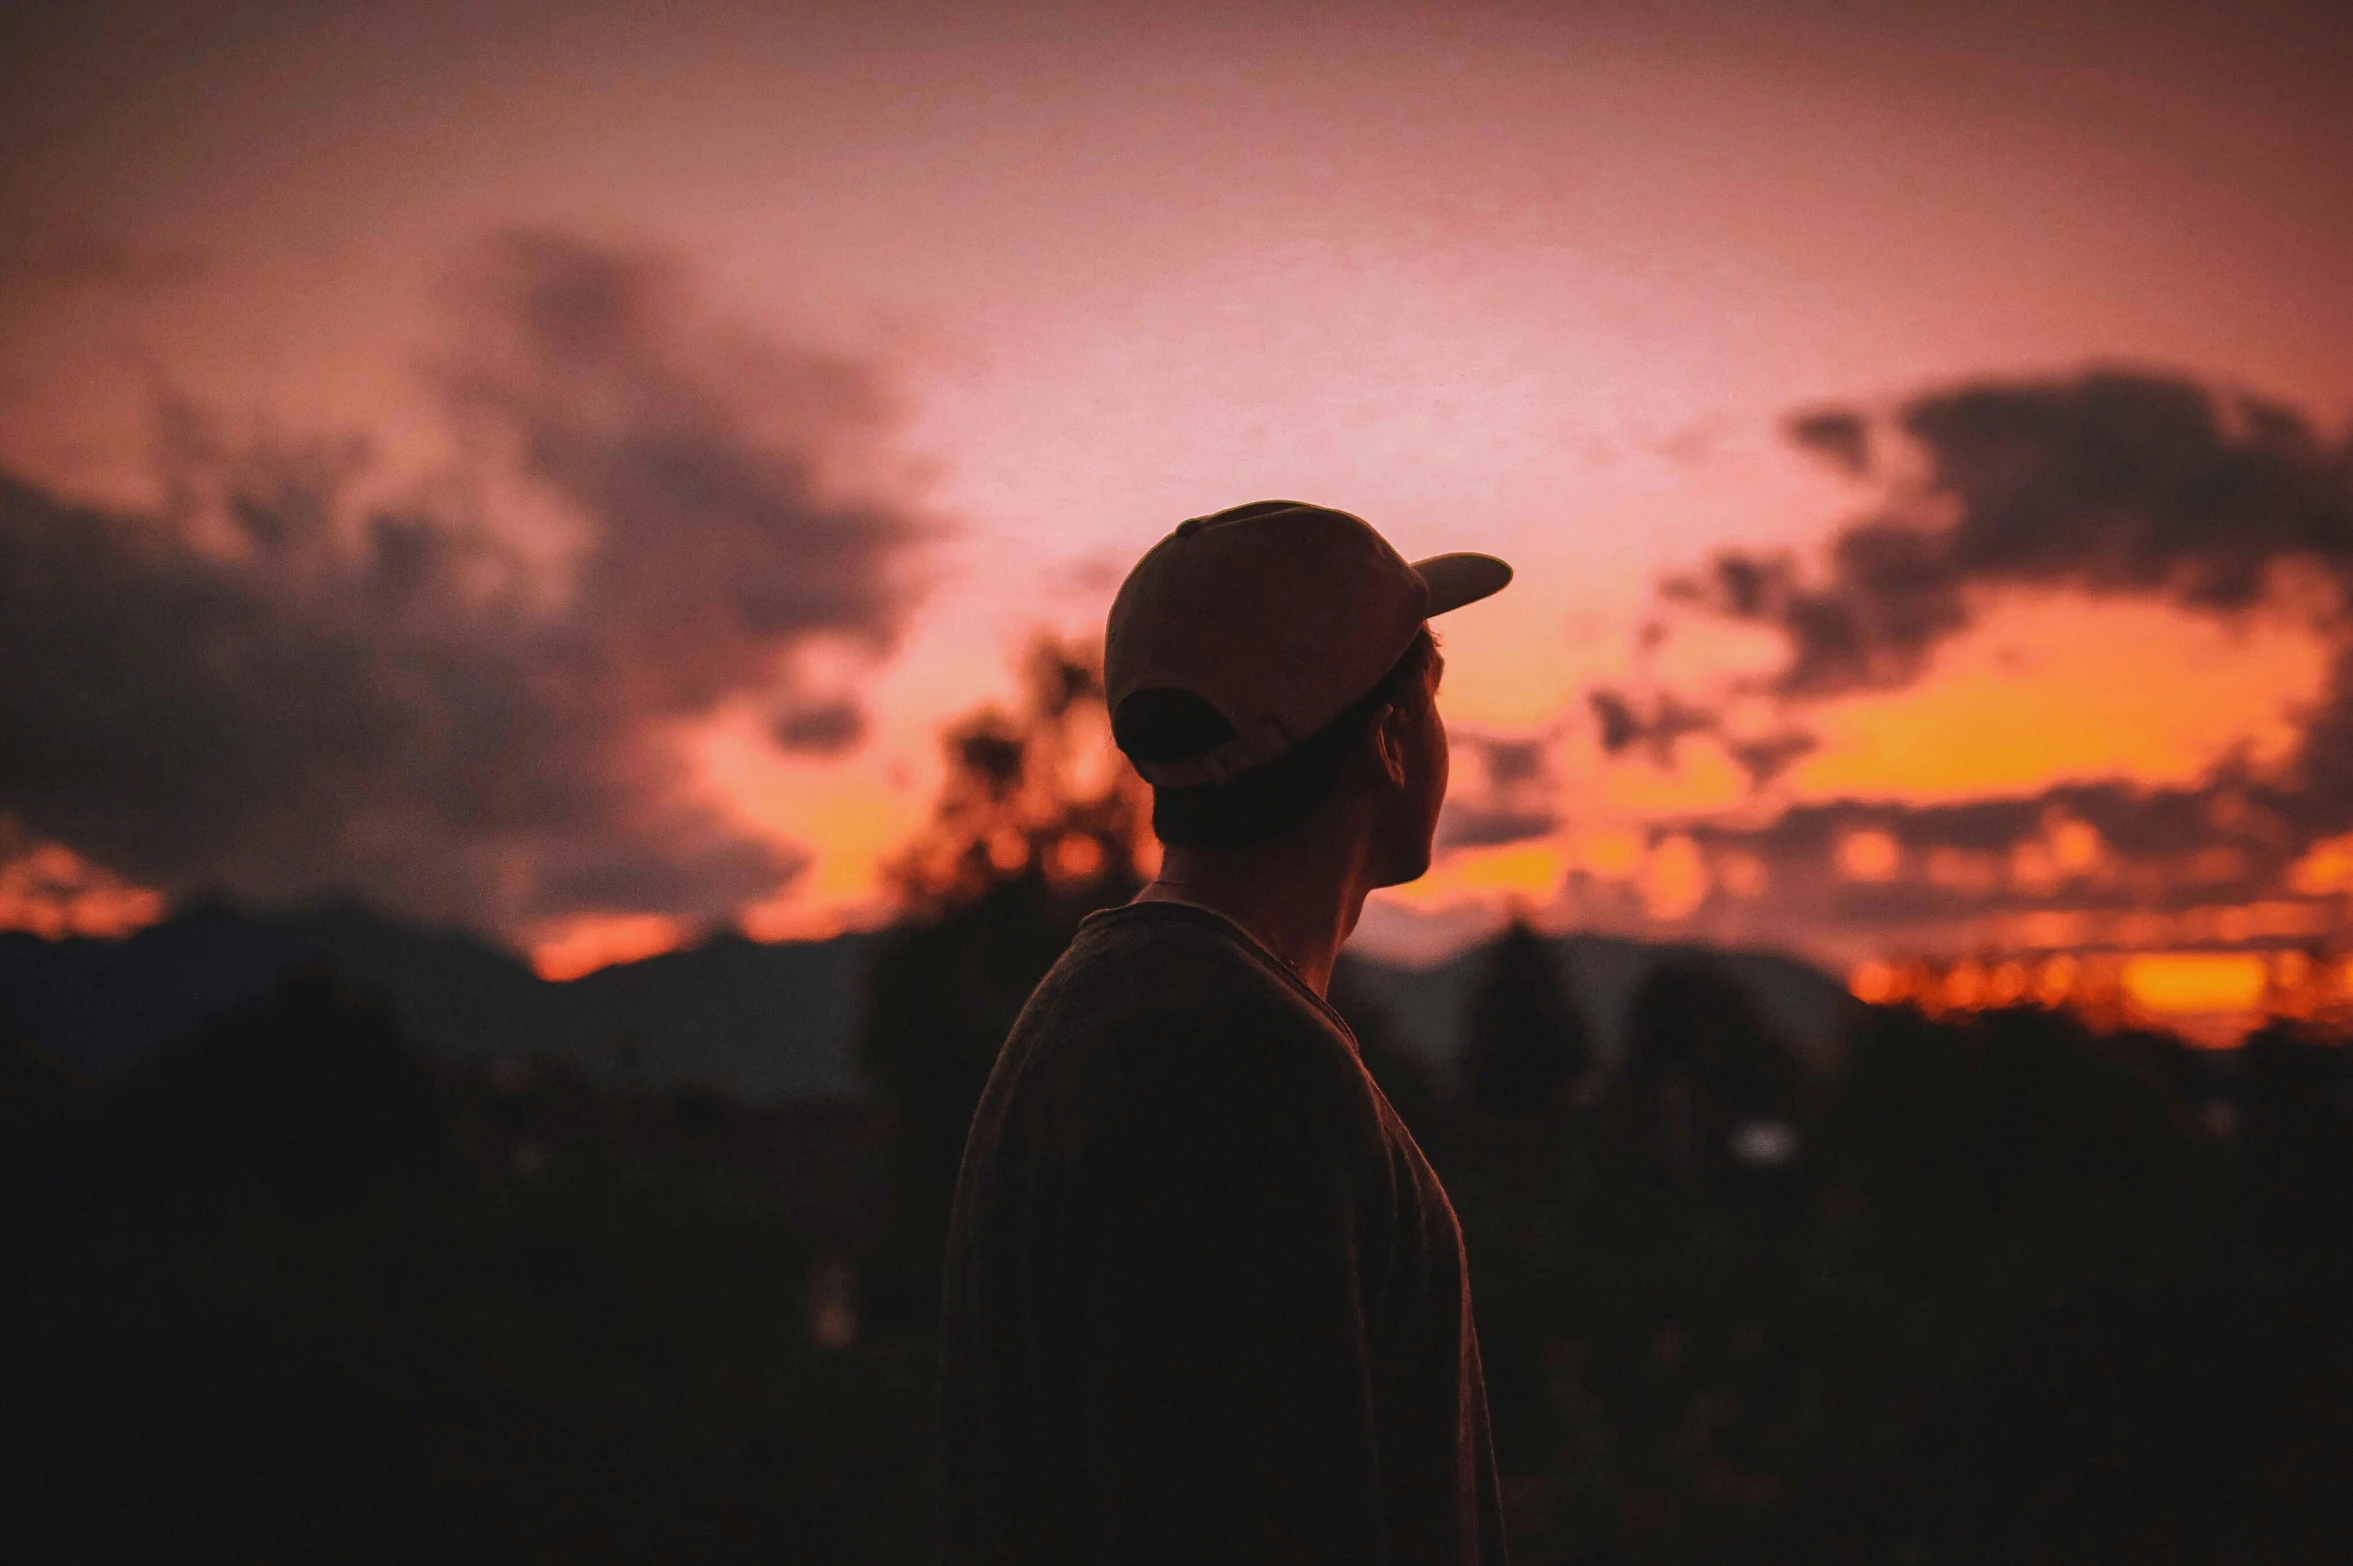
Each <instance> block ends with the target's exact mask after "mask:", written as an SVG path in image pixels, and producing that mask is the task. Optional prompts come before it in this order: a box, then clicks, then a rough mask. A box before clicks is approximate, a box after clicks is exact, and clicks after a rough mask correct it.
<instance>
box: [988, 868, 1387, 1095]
mask: <svg viewBox="0 0 2353 1566" xmlns="http://www.w3.org/2000/svg"><path fill="white" fill-rule="evenodd" d="M1014 1032H1015V1037H1016V1038H1017V1039H1023V1040H1025V1041H1026V1042H1028V1043H1029V1044H1030V1045H1031V1046H1032V1047H1033V1048H1037V1047H1043V1048H1045V1049H1047V1050H1049V1051H1051V1052H1053V1053H1058V1054H1064V1055H1066V1056H1070V1057H1079V1058H1101V1059H1103V1060H1104V1061H1105V1062H1106V1063H1110V1064H1116V1065H1117V1066H1118V1067H1119V1068H1120V1074H1121V1075H1122V1076H1143V1075H1153V1076H1157V1075H1160V1074H1163V1073H1170V1072H1174V1073H1179V1074H1183V1075H1188V1076H1190V1075H1195V1074H1202V1073H1206V1074H1210V1075H1218V1074H1223V1073H1229V1072H1232V1071H1234V1070H1247V1071H1249V1072H1250V1073H1251V1074H1252V1075H1253V1076H1264V1075H1266V1074H1269V1073H1272V1074H1276V1075H1288V1074H1290V1073H1291V1072H1294V1071H1299V1070H1309V1071H1313V1070H1315V1069H1316V1068H1318V1067H1319V1066H1320V1067H1321V1068H1322V1069H1323V1070H1325V1071H1330V1070H1333V1069H1336V1068H1338V1067H1339V1066H1340V1065H1342V1064H1343V1063H1345V1065H1346V1067H1347V1069H1348V1073H1349V1074H1351V1075H1353V1074H1354V1057H1355V1046H1354V1041H1353V1040H1352V1039H1351V1038H1350V1037H1349V1035H1348V1033H1347V1032H1346V1029H1345V1027H1344V1025H1343V1024H1341V1023H1340V1022H1339V1021H1337V1020H1336V1018H1335V1017H1334V1016H1333V1014H1332V1013H1331V1012H1330V1010H1329V1008H1328V1007H1326V1006H1325V1005H1324V1004H1323V1003H1322V1002H1320V1001H1318V1000H1317V999H1315V998H1314V996H1313V995H1312V994H1311V993H1309V992H1308V991H1307V990H1306V989H1305V988H1304V986H1302V985H1301V984H1299V983H1298V982H1297V981H1296V980H1295V979H1293V978H1291V977H1289V976H1287V975H1286V974H1285V973H1284V972H1283V971H1282V969H1281V968H1280V967H1279V966H1278V965H1277V963H1276V961H1275V959H1273V958H1272V957H1271V956H1268V955H1267V954H1265V953H1264V952H1262V951H1261V950H1259V949H1258V948H1257V947H1256V946H1255V945H1254V943H1252V942H1251V940H1250V938H1249V937H1248V936H1247V935H1245V934H1243V933H1242V932H1241V931H1240V930H1239V929H1238V928H1236V927H1235V926H1233V925H1232V924H1231V923H1230V922H1228V921H1227V920H1226V919H1224V918H1223V916H1221V915H1218V914H1215V913H1211V912H1209V911H1208V910H1206V909H1201V908H1195V907H1193V906H1191V905H1189V904H1182V903H1131V904H1129V905H1127V906H1126V907H1123V908H1117V909H1110V910H1106V911H1105V912H1104V913H1101V914H1097V915H1095V916H1093V917H1092V918H1090V919H1089V920H1088V921H1087V923H1086V925H1085V926H1084V927H1083V928H1082V929H1081V930H1080V932H1079V935H1078V937H1077V939H1075V940H1074V941H1073V942H1072V943H1071V946H1070V949H1069V950H1068V951H1067V952H1066V953H1064V955H1063V957H1062V960H1061V961H1060V962H1059V963H1057V964H1056V965H1055V968H1054V971H1053V972H1052V973H1051V974H1049V975H1048V977H1047V980H1046V982H1045V983H1043V984H1041V985H1040V986H1039V987H1038V992H1037V994H1036V995H1035V996H1034V997H1033V998H1032V1000H1031V1003H1030V1005H1029V1007H1028V1008H1027V1009H1026V1010H1025V1011H1024V1012H1023V1014H1022V1017H1021V1020H1020V1021H1019V1022H1018V1023H1017V1024H1016V1025H1015V1029H1014ZM1074 1063H1075V1060H1074Z"/></svg>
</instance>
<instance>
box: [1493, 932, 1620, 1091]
mask: <svg viewBox="0 0 2353 1566" xmlns="http://www.w3.org/2000/svg"><path fill="white" fill-rule="evenodd" d="M1592 1064H1593V1047H1592V1043H1591V1041H1590V1039H1589V1038H1588V1037H1587V1035H1586V1030H1585V1018H1584V1015H1583V1014H1582V1013H1581V1012H1579V1011H1578V1009H1577V1007H1576V1005H1575V1003H1574V1002H1573V1001H1571V999H1570V998H1569V993H1568V987H1567V986H1566V985H1565V984H1563V983H1562V981H1561V972H1560V964H1559V960H1558V956H1557V954H1556V953H1555V951H1554V948H1553V945H1552V943H1551V942H1550V941H1548V940H1546V939H1545V938H1544V937H1543V936H1541V935H1539V934H1537V933H1536V932H1535V931H1534V930H1533V929H1531V928H1529V926H1528V924H1527V922H1526V921H1525V920H1519V919H1515V920H1513V921H1512V923H1511V925H1510V926H1509V927H1508V928H1507V929H1506V930H1505V931H1504V932H1503V934H1502V936H1501V937H1500V938H1499V939H1497V941H1496V942H1495V944H1494V945H1493V946H1492V947H1490V948H1488V953H1487V968H1486V973H1485V975H1484V976H1483V977H1482V978H1481V980H1480V984H1479V989H1478V992H1477V993H1476V994H1475V995H1474V996H1473V997H1472V999H1471V1012H1470V1038H1469V1040H1468V1042H1467V1044H1466V1045H1465V1047H1464V1055H1463V1088H1464V1092H1465V1093H1466V1095H1467V1096H1468V1097H1469V1099H1470V1102H1471V1104H1472V1106H1473V1107H1475V1108H1477V1109H1479V1110H1481V1111H1484V1112H1486V1113H1488V1114H1516V1113H1521V1112H1525V1111H1530V1110H1539V1109H1548V1108H1553V1107H1556V1106H1558V1105H1560V1104H1562V1103H1564V1102H1566V1100H1567V1098H1568V1096H1569V1093H1570V1090H1571V1089H1573V1088H1574V1087H1575V1086H1576V1085H1577V1084H1578V1083H1579V1082H1580V1081H1582V1080H1583V1079H1584V1077H1585V1074H1586V1073H1587V1071H1589V1070H1590V1069H1591V1068H1592Z"/></svg>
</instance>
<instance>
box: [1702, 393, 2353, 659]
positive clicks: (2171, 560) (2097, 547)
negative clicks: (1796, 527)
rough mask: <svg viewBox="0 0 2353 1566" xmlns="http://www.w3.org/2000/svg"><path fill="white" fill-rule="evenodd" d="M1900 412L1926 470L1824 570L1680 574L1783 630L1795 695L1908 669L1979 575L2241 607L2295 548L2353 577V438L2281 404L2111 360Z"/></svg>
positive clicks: (1778, 563)
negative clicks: (2124, 367)
mask: <svg viewBox="0 0 2353 1566" xmlns="http://www.w3.org/2000/svg"><path fill="white" fill-rule="evenodd" d="M1831 418H1832V415H1831V414H1829V413H1826V412H1816V413H1814V414H1811V415H1809V416H1808V417H1807V418H1806V419H1805V420H1803V421H1801V426H1802V427H1811V428H1815V429H1817V430H1818V429H1820V428H1822V427H1824V421H1827V420H1829V419H1831ZM1897 422H1898V424H1899V425H1900V427H1901V429H1902V431H1903V433H1904V434H1905V435H1906V436H1908V437H1909V438H1910V439H1911V441H1912V442H1913V443H1914V444H1915V445H1916V446H1917V447H1918V448H1919V450H1920V452H1921V453H1922V455H1923V456H1924V458H1925V459H1926V464H1927V468H1926V478H1925V480H1924V481H1923V482H1922V483H1921V484H1920V485H1919V486H1918V488H1917V489H1916V490H1910V491H1906V492H1900V493H1894V494H1891V495H1890V496H1889V497H1888V503H1887V505H1886V507H1885V508H1884V509H1882V510H1880V511H1878V512H1875V513H1874V514H1872V515H1870V516H1867V517H1864V518H1862V519H1860V520H1858V521H1856V522H1853V523H1851V524H1849V525H1848V526H1846V527H1845V528H1843V529H1842V530H1841V531H1840V532H1839V534H1838V535H1837V537H1836V539H1835V540H1834V541H1833V542H1832V545H1831V548H1830V558H1829V562H1828V566H1829V569H1828V571H1827V572H1826V573H1820V574H1809V573H1807V572H1805V571H1803V570H1801V569H1800V568H1799V566H1798V564H1797V562H1796V561H1795V560H1794V559H1793V558H1791V557H1790V556H1788V555H1786V554H1764V555H1760V554H1754V553H1750V552H1747V551H1740V550H1733V551H1727V552H1726V553H1723V554H1721V555H1718V556H1717V557H1716V558H1715V559H1714V560H1712V561H1711V562H1709V564H1708V566H1707V568H1706V569H1705V570H1703V571H1700V572H1698V573H1695V574H1693V575H1690V576H1687V577H1683V578H1680V579H1678V580H1676V581H1673V582H1670V583H1669V584H1668V586H1667V591H1668V593H1669V595H1670V596H1671V597H1674V598H1676V599H1679V600H1681V601H1683V602H1687V603H1693V604H1697V605H1700V606H1703V607H1705V608H1707V609H1710V610H1713V611H1714V612H1716V613H1719V614H1722V615H1724V616H1726V617H1729V618H1732V619H1736V620H1748V621H1756V622H1762V623H1765V624H1769V625H1772V626H1774V627H1776V628H1778V629H1779V630H1780V631H1782V632H1783V634H1784V635H1785V636H1786V637H1787V638H1788V641H1789V647H1790V658H1789V661H1788V663H1787V664H1786V665H1785V666H1784V668H1783V669H1782V670H1781V672H1780V674H1779V675H1778V676H1777V677H1776V679H1775V680H1774V682H1773V688H1774V690H1775V691H1776V692H1777V693H1778V694H1781V695H1784V696H1789V697H1796V698H1812V697H1821V696H1834V695H1839V694H1843V693H1845V692H1848V691H1853V690H1860V689H1870V688H1881V689H1884V688H1889V687H1894V686H1900V685H1903V684H1906V683H1908V682H1909V681H1911V680H1912V679H1914V678H1916V677H1917V676H1918V675H1919V674H1920V672H1921V671H1922V669H1923V668H1924V667H1925V665H1926V661H1927V659H1928V657H1929V655H1930V654H1931V653H1932V652H1934V650H1935V649H1936V648H1937V647H1938V646H1939V645H1941V644H1942V643H1943V642H1945V641H1946V640H1948V639H1950V638H1951V637H1953V636H1955V635H1957V634H1958V633H1960V632H1961V631H1963V630H1965V629H1967V628H1968V626H1969V625H1970V623H1971V618H1972V602H1971V595H1972V592H1973V591H1975V590H1980V589H1988V588H2002V587H2046V588H2067V589H2075V590H2078V591H2082V592H2086V593H2098V594H2134V595H2141V596H2148V597H2158V598H2163V599H2165V600H2168V601H2170V602H2173V603H2176V604H2179V605H2181V606H2182V607H2183V608H2186V609H2190V610H2193V611H2197V612H2202V613H2217V614H2228V613H2235V612H2238V611H2242V610H2245V609H2248V608H2251V607H2253V606H2254V605H2255V604H2257V603H2258V602H2260V601H2261V600H2263V599H2264V598H2265V596H2266V594H2267V593H2268V592H2269V591H2270V589H2271V587H2272V586H2273V585H2274V573H2275V570H2276V568H2278V567H2280V566H2282V565H2285V564H2288V563H2290V562H2302V563H2306V564H2309V565H2313V566H2316V567H2318V568H2319V569H2321V570H2323V571H2326V572H2329V573H2331V574H2333V575H2334V576H2336V578H2337V579H2338V580H2339V581H2340V582H2346V581H2353V441H2342V440H2341V441H2338V442H2335V443H2331V442H2329V441H2327V440H2324V439H2323V438H2322V437H2321V436H2320V435H2319V434H2317V433H2316V432H2315V431H2314V430H2313V428H2312V427H2311V425H2310V424H2308V423H2307V422H2306V421H2305V420H2304V419H2303V418H2302V417H2300V416H2299V415H2297V414H2295V413H2294V412H2292V411H2290V410H2288V409H2284V408H2281V407H2279V406H2278V405H2276V404H2272V403H2266V402H2262V401H2259V400H2256V399H2252V398H2228V397H2221V396H2217V395H2216V394H2214V393H2212V392H2210V391H2209V390H2207V389H2206V388H2204V387H2202V386H2199V385H2197V384H2195V383H2193V382H2190V381H2186V380H2179V379H2172V378H2167V377H2162V376H2154V375H2131V374H2121V373H2106V374H2093V375H2086V376H2083V377H2080V378H2077V379H2072V380H2062V381H2022V382H1997V383H1986V384H1979V385H1970V386H1964V387H1960V388H1957V389H1954V390H1949V391H1940V392H1936V393H1932V394H1930V395H1928V396H1924V397H1921V398H1918V399H1916V400H1915V401H1913V402H1911V403H1909V404H1907V405H1906V406H1905V407H1904V408H1903V409H1902V410H1901V412H1900V414H1899V416H1898V421H1897Z"/></svg>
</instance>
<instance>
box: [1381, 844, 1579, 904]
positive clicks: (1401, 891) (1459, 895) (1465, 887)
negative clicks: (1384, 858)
mask: <svg viewBox="0 0 2353 1566" xmlns="http://www.w3.org/2000/svg"><path fill="white" fill-rule="evenodd" d="M1568 868H1569V866H1568V859H1567V857H1566V856H1565V855H1564V854H1563V853H1562V851H1561V845H1560V844H1558V843H1557V842H1554V841H1552V840H1550V839H1543V840H1539V841H1536V842H1531V843H1507V844H1503V845H1501V846H1499V847H1495V848H1475V849H1466V850H1462V851H1460V852H1456V853H1452V854H1446V855H1443V856H1441V858H1440V859H1439V861H1438V863H1437V864H1436V865H1434V866H1433V867H1432V868H1431V870H1430V873H1429V874H1427V875H1425V876H1423V877H1422V878H1421V879H1420V880H1418V881H1415V882H1412V883H1410V884H1408V885H1405V886H1400V887H1397V888H1395V889H1394V890H1393V891H1392V892H1391V893H1390V895H1392V896H1394V897H1396V898H1397V899H1398V900H1400V901H1402V902H1404V903H1405V904H1406V905H1407V906H1409V907H1416V908H1423V909H1434V908H1442V907H1446V906H1449V905H1451V904H1455V903H1460V902H1464V901H1474V900H1475V901H1499V902H1505V903H1530V902H1542V901H1543V900H1545V899H1547V898H1549V897H1551V896H1552V895H1553V893H1555V892H1557V891H1559V890H1560V884H1561V881H1562V879H1563V878H1564V877H1565V876H1566V875H1567V874H1568Z"/></svg>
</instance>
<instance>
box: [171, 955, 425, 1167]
mask: <svg viewBox="0 0 2353 1566" xmlns="http://www.w3.org/2000/svg"><path fill="white" fill-rule="evenodd" d="M128 1130H129V1136H130V1146H131V1151H132V1155H133V1158H134V1160H135V1161H136V1162H137V1164H138V1165H139V1167H140V1169H141V1171H142V1174H143V1177H144V1181H145V1183H146V1184H147V1186H148V1189H149V1190H150V1191H151V1192H154V1193H157V1194H161V1193H163V1192H165V1191H168V1190H171V1189H174V1188H179V1187H188V1186H197V1187H234V1188H236V1189H239V1190H242V1191H245V1192H249V1193H253V1194H259V1195H266V1196H268V1197H270V1198H273V1199H275V1200H278V1201H282V1202H284V1203H286V1204H287V1205H288V1206H290V1207H292V1208H295V1209H299V1210H307V1211H314V1212H317V1211H326V1210H331V1209H336V1208H342V1207H347V1206H349V1205H351V1204H353V1203H355V1202H357V1201H359V1200H360V1199H362V1198H363V1197H365V1196H366V1195H368V1194H369V1193H370V1192H372V1191H375V1190H377V1189H379V1188H382V1187H385V1186H390V1185H409V1186H414V1185H418V1184H422V1183H429V1182H431V1181H433V1180H436V1179H439V1178H441V1177H442V1176H444V1175H446V1174H447V1173H449V1172H450V1170H451V1167H452V1166H451V1158H452V1150H451V1146H450V1139H449V1133H448V1122H447V1116H446V1113H445V1110H444V1106H443V1104H442V1100H441V1093H440V1088H439V1085H438V1084H437V1082H436V1081H435V1078H434V1075H433V1071H432V1068H431V1067H430V1066H429V1065H427V1064H426V1062H425V1061H424V1059H423V1058H422V1057H420V1056H419V1055H418V1054H417V1053H416V1051H415V1050H414V1049H412V1048H411V1047H410V1045H409V1042H408V1040H407V1039H406V1037H404V1036H403V1034H402V1032H401V1028H400V1023H399V1020H398V1018H396V1017H395V1016H394V1015H393V1012H392V1008H391V1006H390V1005H389V1004H387V1003H386V1002H385V1001H384V1000H383V999H382V998H381V997H380V996H376V995H373V994H368V993H365V992H361V991H356V990H353V989H351V988H349V987H348V986H346V985H345V984H344V983H343V982H342V981H341V980H340V979H339V978H337V977H336V975H335V974H334V972H333V971H332V970H330V969H329V968H327V967H326V965H325V964H323V963H314V964H310V965H308V966H305V967H301V968H297V969H295V970H294V971H292V972H291V973H289V974H287V975H286V976H285V977H284V978H283V979H281V980H280V981H279V983H278V986H277V988H276V989H275V990H274V991H272V992H271V993H270V994H269V995H267V996H265V997H263V998H261V999H259V1000H255V1001H250V1002H247V1003H245V1004H243V1005H240V1006H234V1007H231V1008H230V1009H228V1010H226V1011H224V1012H221V1013H220V1014H218V1015H217V1016H214V1017H212V1018H211V1019H209V1020H207V1021H206V1022H204V1023H201V1024H199V1025H198V1026H197V1027H196V1029H195V1030H194V1031H192V1032H191V1033H189V1034H188V1035H187V1036H185V1037H183V1038H181V1039H180V1040H178V1041H177V1042H175V1043H173V1044H171V1045H169V1046H167V1047H166V1048H165V1049H164V1050H163V1051H162V1052H161V1053H160V1054H159V1055H158V1056H157V1057H156V1059H155V1061H154V1063H153V1065H152V1066H151V1067H150V1069H149V1070H148V1072H147V1073H146V1075H145V1077H144V1078H143V1080H142V1081H141V1082H140V1084H139V1085H138V1088H137V1089H136V1091H135V1092H134V1093H133V1094H132V1097H131V1103H130V1116H129V1128H128Z"/></svg>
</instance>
